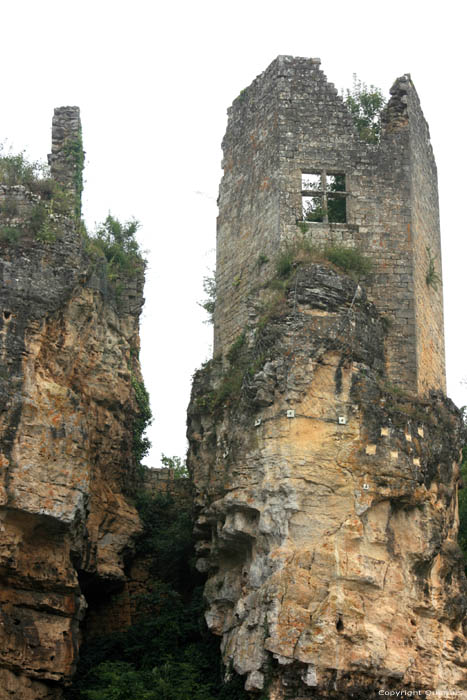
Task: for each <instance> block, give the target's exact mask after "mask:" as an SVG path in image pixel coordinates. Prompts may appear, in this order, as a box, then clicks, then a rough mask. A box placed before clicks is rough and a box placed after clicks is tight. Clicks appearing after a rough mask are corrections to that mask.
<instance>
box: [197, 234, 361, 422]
mask: <svg viewBox="0 0 467 700" xmlns="http://www.w3.org/2000/svg"><path fill="white" fill-rule="evenodd" d="M312 262H320V263H324V264H327V265H329V264H330V263H331V264H332V265H333V266H334V267H336V268H338V269H339V270H342V271H343V272H345V273H346V274H347V275H349V276H350V277H352V278H353V279H355V280H360V279H361V278H362V277H365V276H367V275H368V274H370V273H371V270H372V264H371V261H370V260H369V259H368V258H367V257H365V256H364V255H363V254H362V253H361V252H360V251H359V250H356V249H355V248H346V247H344V246H326V247H325V248H318V247H316V246H313V245H312V244H311V243H309V242H308V241H307V240H304V239H300V240H298V241H295V242H294V243H290V244H288V245H286V246H284V247H283V248H282V250H281V252H280V254H279V255H278V256H277V258H276V260H275V271H276V275H275V277H273V278H272V279H270V280H269V281H268V282H267V283H266V285H264V287H265V288H266V289H267V290H268V291H269V294H268V299H267V301H264V303H263V307H262V310H261V314H260V316H259V318H258V321H257V324H256V329H255V333H254V336H253V338H252V342H251V344H250V346H249V347H248V345H247V343H246V333H245V332H243V333H241V334H240V335H239V336H238V337H237V338H236V340H235V341H234V342H233V344H232V345H231V347H230V348H229V350H228V352H227V354H226V358H227V360H228V366H227V368H226V369H224V371H223V374H222V377H221V379H220V381H219V383H218V385H217V386H216V389H215V390H212V391H210V392H208V393H206V394H205V395H203V396H199V397H198V398H197V400H196V404H197V406H198V408H199V409H201V410H202V411H207V412H209V413H213V414H215V415H216V414H218V413H219V412H221V411H222V410H223V408H224V407H225V406H228V405H230V406H232V405H234V404H236V403H238V401H239V400H240V398H241V396H242V391H243V389H244V387H246V388H247V387H248V383H249V379H250V378H251V377H252V376H254V375H255V374H256V373H257V372H258V371H259V370H260V369H261V367H262V366H263V365H264V362H265V361H266V359H267V357H268V354H269V352H270V348H271V347H272V345H273V344H274V343H275V341H276V337H277V330H276V329H275V328H274V327H271V323H270V322H271V321H272V320H273V319H274V318H276V317H278V316H283V315H284V314H285V313H287V310H288V306H287V303H286V299H287V291H288V290H289V289H290V288H291V286H292V285H293V279H294V273H295V272H296V271H297V269H298V268H299V266H300V265H302V264H306V263H312ZM210 367H211V365H208V367H206V369H207V370H209V369H210Z"/></svg>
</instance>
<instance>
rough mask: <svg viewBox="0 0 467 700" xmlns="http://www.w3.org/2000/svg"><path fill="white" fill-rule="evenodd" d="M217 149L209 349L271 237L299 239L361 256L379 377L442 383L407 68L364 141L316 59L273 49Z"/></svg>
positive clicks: (246, 290)
mask: <svg viewBox="0 0 467 700" xmlns="http://www.w3.org/2000/svg"><path fill="white" fill-rule="evenodd" d="M223 150H224V160H223V168H224V176H223V179H222V182H221V186H220V195H219V219H218V232H217V280H216V281H217V293H218V298H217V304H216V313H215V354H219V353H222V354H225V352H226V351H228V349H229V347H230V346H231V345H232V343H233V342H234V340H235V338H236V337H237V336H238V335H239V334H240V333H241V332H242V330H243V329H244V327H245V323H246V320H247V298H248V295H249V294H250V292H251V291H252V290H253V289H254V287H255V286H257V285H258V283H261V281H264V280H266V279H267V278H268V277H269V276H270V274H271V266H272V265H273V261H274V259H275V258H276V257H277V254H278V252H279V250H280V249H281V246H283V245H284V243H286V242H287V241H292V240H294V239H297V237H300V236H305V237H306V238H307V239H308V240H309V241H311V243H312V244H315V245H316V246H318V247H319V246H326V245H343V246H348V247H357V248H359V249H361V250H362V251H363V252H364V253H365V254H366V255H368V256H370V257H371V258H372V260H373V263H374V274H373V276H372V280H371V282H370V285H369V292H370V298H371V299H372V301H374V302H375V304H376V306H377V308H378V310H379V311H380V312H381V313H382V314H383V315H384V316H385V318H386V321H387V326H388V329H389V330H388V334H387V340H386V343H385V347H386V361H387V371H388V374H389V377H390V379H391V381H393V382H395V383H399V384H401V385H403V386H404V387H406V388H407V389H410V390H413V391H416V392H418V393H420V394H424V393H426V392H427V391H428V390H429V389H432V388H435V389H441V390H443V391H444V390H445V360H444V331H443V299H442V283H441V248H440V231H439V212H438V191H437V173H436V165H435V161H434V157H433V152H432V148H431V145H430V137H429V130H428V125H427V123H426V121H425V119H424V117H423V113H422V111H421V108H420V103H419V99H418V96H417V93H416V90H415V87H414V85H413V83H412V80H411V78H410V76H409V75H404V76H402V77H401V78H399V79H398V80H397V81H396V82H395V83H394V86H393V87H392V89H391V99H390V101H389V103H388V105H387V107H386V109H385V112H384V114H383V130H382V136H381V141H380V143H379V144H369V143H366V142H365V141H363V140H362V139H360V138H359V136H358V134H357V131H356V129H355V127H354V125H353V123H352V119H351V116H350V114H349V112H348V110H347V108H346V106H345V104H344V103H343V100H342V98H341V97H340V96H339V95H338V93H337V90H336V89H335V87H334V85H333V84H332V83H328V82H327V79H326V76H325V75H324V74H323V72H322V71H321V70H320V61H319V59H313V58H312V59H307V58H294V57H291V56H279V57H278V58H276V60H275V61H273V62H272V64H271V65H270V66H269V67H268V68H267V69H266V70H265V71H264V73H262V74H261V75H260V76H258V77H257V78H256V79H255V80H254V81H253V83H252V84H251V85H250V86H249V87H248V88H246V89H245V90H243V91H242V92H241V93H240V95H239V96H238V97H237V99H236V100H234V102H233V104H232V107H231V108H230V109H229V122H228V127H227V131H226V134H225V137H224V141H223ZM323 207H324V209H325V211H324V209H323ZM304 208H308V211H311V212H312V214H313V212H314V214H315V215H314V216H313V215H312V216H311V217H309V218H311V219H314V220H311V221H306V222H304V221H303V219H304ZM323 212H324V215H323ZM320 213H321V215H320Z"/></svg>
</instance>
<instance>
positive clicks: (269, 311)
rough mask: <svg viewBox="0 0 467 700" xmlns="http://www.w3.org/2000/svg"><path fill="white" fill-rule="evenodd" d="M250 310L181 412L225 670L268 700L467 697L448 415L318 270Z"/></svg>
mask: <svg viewBox="0 0 467 700" xmlns="http://www.w3.org/2000/svg"><path fill="white" fill-rule="evenodd" d="M263 302H264V300H263ZM249 319H250V321H249V325H248V327H247V329H246V332H245V336H244V339H243V340H242V338H240V339H239V341H238V343H237V345H236V349H233V351H231V352H230V353H229V359H230V364H229V363H224V367H222V363H221V361H213V362H211V363H209V364H208V366H207V367H205V368H204V369H203V370H201V371H200V372H199V373H198V374H197V375H196V376H195V381H194V388H193V395H192V401H191V404H190V408H189V419H188V434H189V439H190V452H189V467H190V469H191V472H192V475H193V479H194V483H195V487H196V493H197V507H198V511H199V517H198V521H197V530H196V534H197V537H198V567H199V569H201V570H203V571H206V572H207V574H208V581H207V584H206V588H205V596H206V598H207V601H208V611H207V621H208V624H209V627H210V629H211V630H212V631H213V632H215V633H216V634H218V635H220V636H221V637H222V650H223V657H224V661H225V664H226V666H227V668H228V669H229V668H232V669H233V670H234V671H235V672H236V673H239V674H242V675H243V674H244V675H245V677H246V688H247V689H250V690H251V691H260V690H262V691H263V692H266V697H269V698H271V700H272V699H274V700H280V699H282V698H311V697H334V698H338V697H360V698H365V697H368V698H370V697H371V698H373V697H375V693H377V692H378V691H379V690H381V689H399V690H402V689H404V688H406V689H410V690H415V689H421V690H424V689H426V690H428V689H429V690H435V689H445V688H449V689H452V690H455V691H456V692H458V693H459V694H460V695H461V694H462V693H465V690H466V689H467V668H466V667H467V660H466V654H465V652H466V637H465V634H464V631H463V622H464V620H465V608H466V597H465V595H466V588H465V576H464V573H463V566H462V560H461V555H460V552H459V549H458V546H457V543H456V535H457V507H456V503H457V499H456V491H457V487H458V479H459V470H458V466H457V461H458V458H459V449H460V446H461V444H462V422H461V420H460V417H459V414H458V411H457V409H455V407H454V406H453V404H452V403H451V402H449V401H448V400H447V399H445V398H444V397H442V396H441V395H437V394H432V395H431V396H430V397H427V398H426V399H417V398H416V397H411V396H409V395H406V394H404V393H403V392H401V391H400V390H397V389H395V388H394V387H393V386H391V385H390V384H388V383H387V380H386V379H385V364H384V362H385V358H384V337H385V328H384V326H383V324H382V322H381V319H380V318H379V316H378V314H377V312H376V311H375V308H374V306H373V305H372V304H370V303H369V302H368V301H367V299H366V295H365V292H364V290H363V289H362V288H361V287H360V286H359V285H358V284H356V283H355V282H354V281H353V280H351V279H349V278H348V277H345V276H342V275H341V274H338V273H337V272H335V271H332V270H330V269H327V268H325V267H323V266H322V265H318V264H311V265H308V266H302V267H300V268H299V270H298V273H297V276H296V279H295V280H294V282H293V283H292V284H291V285H289V290H288V292H287V299H286V301H285V302H283V303H279V304H278V303H274V304H273V305H272V306H271V304H269V308H268V307H264V303H263V308H262V307H261V301H259V300H258V297H251V298H250V301H249ZM239 377H240V381H239ZM240 385H241V389H240V388H239V387H240Z"/></svg>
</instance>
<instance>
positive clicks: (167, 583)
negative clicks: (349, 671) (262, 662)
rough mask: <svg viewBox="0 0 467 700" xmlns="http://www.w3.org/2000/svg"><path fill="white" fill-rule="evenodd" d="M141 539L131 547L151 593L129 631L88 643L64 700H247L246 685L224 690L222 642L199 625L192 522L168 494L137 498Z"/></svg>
mask: <svg viewBox="0 0 467 700" xmlns="http://www.w3.org/2000/svg"><path fill="white" fill-rule="evenodd" d="M137 507H138V511H139V514H140V517H141V520H142V523H143V532H142V534H141V535H140V536H139V538H138V541H137V543H136V549H137V552H138V554H139V555H140V556H142V557H145V558H146V560H147V561H149V566H150V580H149V582H148V592H147V594H146V595H144V596H141V597H140V599H139V604H138V611H137V619H136V622H135V624H133V626H131V627H129V628H128V629H126V630H124V631H122V632H119V633H114V634H112V635H108V636H102V637H98V638H92V639H90V640H89V641H87V642H85V643H84V644H83V646H82V648H81V653H80V662H79V665H78V670H77V674H76V676H75V679H74V682H73V685H72V687H71V688H70V689H68V690H67V691H66V695H65V697H66V698H67V700H247V697H248V695H247V693H246V692H245V691H244V690H243V682H244V679H242V678H240V677H238V676H235V678H234V679H233V680H232V681H230V682H229V683H223V680H222V673H223V667H222V663H221V658H220V653H219V639H218V638H216V637H214V636H212V635H211V634H210V633H209V632H208V630H207V628H206V625H205V623H204V619H203V604H202V588H201V586H202V579H201V576H200V574H198V573H197V572H196V570H195V569H194V568H193V565H192V561H193V556H194V551H193V540H192V528H193V522H192V516H191V510H190V507H189V506H187V505H185V503H184V501H182V500H180V499H176V498H174V497H173V496H171V495H170V494H165V493H164V494H157V495H155V496H151V495H149V494H147V493H144V494H140V495H139V496H138V498H137Z"/></svg>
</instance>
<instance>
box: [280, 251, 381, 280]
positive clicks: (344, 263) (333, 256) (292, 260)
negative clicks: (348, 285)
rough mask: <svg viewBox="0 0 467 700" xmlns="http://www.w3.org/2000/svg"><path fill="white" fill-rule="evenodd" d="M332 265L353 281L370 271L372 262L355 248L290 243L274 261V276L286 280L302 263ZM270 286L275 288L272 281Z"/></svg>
mask: <svg viewBox="0 0 467 700" xmlns="http://www.w3.org/2000/svg"><path fill="white" fill-rule="evenodd" d="M309 262H322V263H332V264H333V265H335V266H336V267H337V268H339V269H340V270H342V271H343V272H345V273H346V274H347V275H349V276H350V277H352V278H353V279H360V278H361V277H365V276H367V275H369V274H370V273H371V271H372V267H373V266H372V262H371V260H370V259H369V258H367V257H366V256H365V255H364V254H363V253H362V252H361V251H360V250H358V249H357V248H347V247H345V246H339V245H330V246H324V247H318V246H313V245H312V244H311V243H309V242H308V241H307V240H299V241H297V242H294V243H290V244H288V245H286V246H284V248H283V249H282V251H281V252H280V254H279V256H278V258H277V260H276V274H277V278H278V279H279V280H287V279H288V278H289V277H290V276H291V274H292V272H293V270H294V269H295V268H296V267H297V266H298V265H300V264H302V263H309ZM272 283H273V284H272V286H273V287H274V286H275V287H277V285H275V284H274V280H272Z"/></svg>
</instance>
